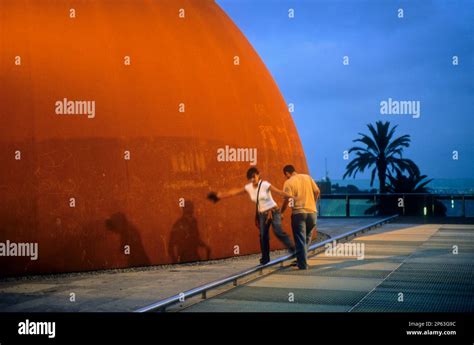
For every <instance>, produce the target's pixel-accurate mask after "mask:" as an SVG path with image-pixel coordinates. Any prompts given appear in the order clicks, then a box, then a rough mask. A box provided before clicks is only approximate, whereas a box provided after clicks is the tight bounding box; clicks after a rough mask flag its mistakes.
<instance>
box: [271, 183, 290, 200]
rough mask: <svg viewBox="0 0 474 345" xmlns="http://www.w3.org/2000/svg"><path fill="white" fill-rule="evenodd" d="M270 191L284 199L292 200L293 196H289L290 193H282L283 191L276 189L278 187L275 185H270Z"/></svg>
mask: <svg viewBox="0 0 474 345" xmlns="http://www.w3.org/2000/svg"><path fill="white" fill-rule="evenodd" d="M270 190H271V191H272V192H273V193H276V194H278V195H280V196H282V197H283V198H285V199H290V198H292V197H293V196H292V195H291V194H288V193H286V192H284V191H282V190H280V189H278V188H276V187H273V185H270Z"/></svg>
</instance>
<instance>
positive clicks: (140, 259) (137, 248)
mask: <svg viewBox="0 0 474 345" xmlns="http://www.w3.org/2000/svg"><path fill="white" fill-rule="evenodd" d="M105 226H106V227H107V229H108V230H109V231H112V232H114V233H116V234H118V235H119V236H120V248H121V249H120V250H121V251H124V248H125V246H129V248H130V254H129V255H126V257H127V260H128V265H129V266H145V265H148V264H150V258H149V257H148V255H147V254H146V252H145V248H144V247H143V243H142V239H141V237H140V234H139V232H138V229H137V228H136V226H134V225H133V224H132V223H130V222H129V221H128V219H127V216H126V215H125V214H124V213H122V212H117V213H114V214H112V215H111V216H110V218H109V219H107V220H106V221H105Z"/></svg>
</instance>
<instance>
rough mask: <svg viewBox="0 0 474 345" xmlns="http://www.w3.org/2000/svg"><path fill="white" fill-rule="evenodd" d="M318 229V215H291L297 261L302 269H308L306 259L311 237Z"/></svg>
mask: <svg viewBox="0 0 474 345" xmlns="http://www.w3.org/2000/svg"><path fill="white" fill-rule="evenodd" d="M315 227H316V213H296V214H292V215H291V229H292V230H293V237H294V239H295V246H296V253H295V254H296V261H297V264H298V267H299V268H300V269H306V268H308V263H307V262H306V259H307V257H308V247H309V245H310V244H311V235H312V234H313V230H314V228H315Z"/></svg>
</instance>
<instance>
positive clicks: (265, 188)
mask: <svg viewBox="0 0 474 345" xmlns="http://www.w3.org/2000/svg"><path fill="white" fill-rule="evenodd" d="M259 183H260V182H259ZM270 186H271V184H270V182H267V181H262V185H261V187H260V193H259V194H258V210H259V211H260V212H265V211H268V210H269V209H271V208H273V207H275V206H277V203H276V202H275V200H273V198H272V192H271V191H270ZM244 188H245V190H246V191H247V193H249V195H250V199H252V201H253V202H255V203H256V202H257V191H258V186H257V187H254V186H253V184H252V183H251V182H250V183H249V184H246V185H245V187H244Z"/></svg>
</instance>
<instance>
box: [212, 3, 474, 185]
mask: <svg viewBox="0 0 474 345" xmlns="http://www.w3.org/2000/svg"><path fill="white" fill-rule="evenodd" d="M217 3H218V4H219V5H220V6H221V8H223V9H224V11H225V12H226V13H227V14H228V15H229V16H230V17H231V18H232V20H233V21H234V22H235V23H236V24H237V25H238V27H239V28H240V30H241V31H242V32H243V33H244V35H245V36H246V37H247V39H248V40H249V41H250V43H251V44H252V45H253V47H254V48H255V50H256V51H257V52H258V54H259V55H260V57H261V58H262V59H263V61H264V63H265V64H266V66H267V68H268V69H269V70H270V72H271V74H272V75H273V77H274V78H275V80H276V82H277V84H278V86H279V88H280V90H281V92H282V94H283V96H284V98H285V100H286V102H287V103H294V104H295V112H294V113H293V119H294V121H295V123H296V126H297V128H298V132H299V134H300V138H301V140H302V143H303V147H304V149H305V152H306V157H307V160H308V164H309V167H310V172H311V174H312V175H313V177H315V178H317V179H319V178H322V177H324V174H325V173H324V158H327V160H328V170H329V176H330V177H331V178H332V179H339V178H342V175H343V173H344V171H345V166H346V165H347V163H348V161H345V160H343V151H344V150H347V149H349V148H350V147H351V146H352V139H355V138H356V137H357V133H358V132H364V133H367V132H368V130H367V127H366V124H368V123H375V121H377V120H389V121H390V122H391V123H392V124H397V125H398V129H397V133H398V135H399V136H400V135H403V134H410V135H411V139H412V143H411V146H410V147H409V148H408V149H406V150H405V154H404V156H405V157H407V158H411V159H413V160H414V161H415V162H416V163H417V164H418V166H419V167H420V169H421V172H422V173H423V174H427V175H428V176H429V177H430V178H431V177H432V178H472V177H474V139H473V131H474V97H473V96H474V24H473V23H474V1H472V0H463V1H456V0H445V1H429V0H409V1H392V0H372V1H362V0H361V1H349V0H345V1H337V0H324V1H316V0H313V1H276V0H272V1H270V0H267V1H262V0H260V1H256V0H219V1H217ZM289 8H293V9H294V10H295V18H294V19H289V18H288V9H289ZM399 8H403V10H404V18H403V19H399V18H398V13H397V11H398V9H399ZM345 55H347V56H349V59H350V65H349V66H344V65H343V63H342V61H343V60H342V59H343V56H345ZM453 55H457V56H459V65H458V66H453V65H452V56H453ZM388 98H392V99H395V100H400V101H401V100H415V101H420V102H421V116H420V118H418V119H414V118H412V116H410V115H381V114H380V102H381V101H383V100H387V99H388ZM454 150H457V151H458V152H459V160H457V161H455V160H453V159H452V152H453V151H454ZM350 158H351V159H352V158H353V156H352V155H351V157H350ZM368 176H369V175H368V173H366V174H364V175H358V176H357V178H368Z"/></svg>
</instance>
